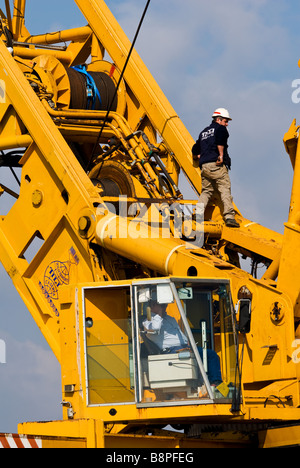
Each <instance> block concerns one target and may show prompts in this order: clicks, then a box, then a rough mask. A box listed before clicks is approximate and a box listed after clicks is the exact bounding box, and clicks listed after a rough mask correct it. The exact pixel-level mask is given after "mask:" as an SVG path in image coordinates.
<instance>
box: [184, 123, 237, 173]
mask: <svg viewBox="0 0 300 468" xmlns="http://www.w3.org/2000/svg"><path fill="white" fill-rule="evenodd" d="M228 138H229V133H228V130H227V128H226V127H224V125H220V124H218V123H217V122H215V121H214V120H213V121H212V123H211V125H210V126H209V127H206V128H205V129H204V130H203V131H202V132H201V133H200V135H199V138H198V140H197V141H196V144H195V145H194V146H193V149H192V153H193V155H194V156H197V155H199V154H200V162H199V164H200V167H201V166H202V164H205V163H210V162H217V160H218V157H219V151H218V146H224V158H223V163H224V164H225V166H226V167H228V169H230V167H231V159H230V157H229V154H228V144H227V141H228Z"/></svg>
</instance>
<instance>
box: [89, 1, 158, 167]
mask: <svg viewBox="0 0 300 468" xmlns="http://www.w3.org/2000/svg"><path fill="white" fill-rule="evenodd" d="M150 2H151V0H148V1H147V4H146V6H145V9H144V11H143V14H142V17H141V19H140V22H139V25H138V28H137V30H136V33H135V36H134V39H133V42H132V44H131V47H130V50H129V53H128V56H127V59H126V62H125V64H124V67H123V70H122V72H121V75H120V78H119V81H118V83H117V86H116V89H115V92H114V95H113V98H112V99H111V101H110V104H109V107H108V109H107V112H106V116H105V118H104V121H103V124H102V126H101V129H100V132H99V134H98V137H97V140H96V143H95V145H94V147H93V150H92V154H91V157H90V159H89V162H88V165H87V167H86V170H87V171H89V169H90V165H91V163H92V161H93V158H94V155H95V151H96V148H97V146H98V144H99V141H100V138H101V136H102V133H103V130H104V127H105V124H106V122H107V119H108V117H109V113H110V111H111V108H112V105H113V103H114V100H115V98H116V96H117V92H118V89H119V87H120V84H121V82H122V79H123V76H124V73H125V70H126V68H127V65H128V62H129V60H130V57H131V54H132V51H133V49H134V46H135V43H136V40H137V38H138V36H139V33H140V30H141V27H142V24H143V22H144V19H145V16H146V13H147V10H148V7H149V5H150ZM100 172H101V167H100V169H99V173H100Z"/></svg>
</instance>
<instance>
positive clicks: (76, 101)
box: [67, 68, 118, 111]
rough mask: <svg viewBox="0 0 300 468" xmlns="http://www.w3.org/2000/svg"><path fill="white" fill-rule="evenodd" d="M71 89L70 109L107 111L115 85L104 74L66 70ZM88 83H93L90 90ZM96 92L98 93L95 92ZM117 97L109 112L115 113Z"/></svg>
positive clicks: (72, 69) (73, 69)
mask: <svg viewBox="0 0 300 468" xmlns="http://www.w3.org/2000/svg"><path fill="white" fill-rule="evenodd" d="M67 74H68V78H69V81H70V88H71V102H70V109H87V110H107V109H108V108H109V105H110V103H111V101H112V99H113V98H114V94H115V89H116V87H115V84H114V82H113V80H112V79H111V78H110V76H108V75H107V74H106V73H104V72H89V73H87V72H86V71H85V72H81V71H78V70H77V69H75V68H68V69H67ZM90 83H93V89H91V86H90ZM97 91H98V92H97ZM117 105H118V97H117V96H115V98H114V102H113V103H112V106H111V110H112V111H116V109H117Z"/></svg>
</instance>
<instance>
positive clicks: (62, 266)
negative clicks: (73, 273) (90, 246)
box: [39, 247, 79, 317]
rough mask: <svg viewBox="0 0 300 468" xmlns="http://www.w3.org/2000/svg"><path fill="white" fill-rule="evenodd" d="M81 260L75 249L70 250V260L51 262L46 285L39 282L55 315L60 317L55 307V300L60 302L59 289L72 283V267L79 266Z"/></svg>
mask: <svg viewBox="0 0 300 468" xmlns="http://www.w3.org/2000/svg"><path fill="white" fill-rule="evenodd" d="M78 263H79V258H78V255H77V253H76V250H75V249H74V247H71V249H70V250H69V260H67V261H66V262H61V261H59V260H55V261H53V262H51V263H50V264H49V265H48V266H47V268H46V270H45V273H44V284H42V282H41V281H40V282H39V286H40V288H41V290H42V292H43V294H44V296H45V297H46V299H47V301H48V302H49V304H50V306H51V308H52V309H53V311H54V313H55V315H56V316H57V317H58V316H59V312H58V310H57V308H56V307H55V305H54V303H53V300H58V298H59V296H58V288H59V287H60V286H63V285H68V284H69V282H70V270H71V266H72V265H78Z"/></svg>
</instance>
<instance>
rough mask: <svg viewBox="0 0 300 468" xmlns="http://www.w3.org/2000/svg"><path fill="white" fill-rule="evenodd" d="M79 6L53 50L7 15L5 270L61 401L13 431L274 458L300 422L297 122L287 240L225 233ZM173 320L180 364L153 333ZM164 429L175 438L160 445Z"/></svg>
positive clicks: (112, 28)
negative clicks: (50, 365) (238, 449)
mask: <svg viewBox="0 0 300 468" xmlns="http://www.w3.org/2000/svg"><path fill="white" fill-rule="evenodd" d="M28 1H29V0H28ZM75 3H76V4H77V6H78V7H79V9H80V10H81V12H82V13H83V15H84V17H85V18H86V20H87V22H88V25H87V26H83V27H80V28H74V29H70V30H65V31H59V32H54V33H53V34H51V35H49V34H43V33H41V34H39V35H36V36H33V35H31V34H30V32H29V31H28V30H27V29H26V27H25V21H24V18H25V6H26V1H25V0H15V2H14V12H13V16H12V15H11V11H10V5H9V2H7V1H6V2H5V5H6V15H4V13H2V12H0V14H1V18H2V23H1V25H2V26H1V28H2V29H1V40H0V151H1V156H0V165H1V166H8V167H10V168H12V169H13V170H15V171H16V172H17V174H18V176H19V177H20V188H19V192H18V193H16V192H15V191H14V190H12V189H11V188H9V187H7V186H6V184H7V182H6V181H5V184H4V183H2V181H0V188H1V191H0V194H1V197H2V200H4V205H3V209H5V206H6V205H5V203H6V202H5V200H6V199H7V198H9V200H10V205H9V207H8V209H7V214H3V215H2V216H1V219H0V260H1V262H2V264H3V265H4V268H5V270H6V271H7V273H8V274H9V276H10V278H11V279H12V281H13V283H14V285H15V287H16V289H17V291H18V293H19V294H20V296H21V297H22V299H23V301H24V303H25V304H26V306H27V308H28V310H29V311H30V313H31V315H32V317H33V319H34V320H35V322H36V323H37V325H38V327H39V328H40V330H41V332H42V333H43V335H44V337H45V338H46V340H47V342H48V343H49V345H50V347H51V349H52V351H53V353H54V354H55V356H56V358H57V359H58V361H59V363H60V366H61V379H62V395H63V398H62V400H63V401H62V406H63V418H62V420H61V421H55V422H54V421H53V422H48V423H43V424H41V423H23V424H20V426H19V432H20V434H26V435H27V436H28V437H29V436H30V437H32V438H38V440H42V441H44V442H45V443H46V442H47V443H48V444H50V445H51V444H52V445H53V446H58V445H59V444H61V443H63V442H65V443H67V441H68V445H70V444H71V443H70V438H71V439H72V441H73V443H74V446H75V445H76V446H78V445H80V444H83V445H85V446H95V447H117V446H127V444H128V443H130V444H133V446H135V447H147V446H148V447H149V446H158V445H157V444H159V438H160V437H164V440H165V443H166V444H167V446H168V447H175V446H176V447H178V446H180V447H185V448H189V447H195V446H196V447H202V446H205V444H207V445H211V444H215V445H217V446H218V445H219V444H220V442H221V441H222V443H223V441H224V440H225V439H226V440H230V444H231V445H232V444H233V445H237V446H240V445H241V444H246V445H250V444H253V443H254V442H256V444H257V445H259V443H261V442H259V441H262V440H265V441H268V443H270V444H274V445H280V442H279V440H280V436H281V435H282V434H283V433H284V437H285V436H286V431H285V427H286V426H289V427H293V430H294V431H296V432H297V431H298V430H297V421H298V420H299V418H300V410H299V397H300V389H299V371H298V367H297V349H295V348H297V343H298V341H297V340H298V317H299V306H298V297H299V286H298V284H297V281H296V278H297V265H298V252H299V251H300V249H299V248H298V247H299V245H298V244H299V223H300V217H299V210H298V199H299V197H297V193H298V190H299V189H298V187H299V186H300V184H299V181H298V179H299V176H298V172H299V167H298V165H299V164H298V163H299V155H298V149H297V145H298V129H297V128H296V124H295V123H294V125H292V127H291V129H290V131H289V132H288V133H287V134H286V136H285V139H284V141H285V144H286V149H287V151H288V152H289V155H290V157H291V161H292V164H293V165H294V168H295V177H294V185H293V191H292V201H291V207H292V209H291V213H290V218H289V221H288V223H287V224H286V230H285V233H284V235H281V234H279V233H276V232H274V231H271V230H269V229H267V228H265V227H263V226H260V225H258V224H257V223H255V222H252V221H250V220H248V219H246V218H245V217H244V216H243V215H242V214H241V213H240V212H239V210H238V208H237V207H236V211H237V216H238V218H239V222H240V225H241V226H240V228H238V229H230V228H228V227H226V226H225V225H224V222H223V219H222V216H221V211H222V210H221V206H220V203H219V202H218V201H215V202H214V204H211V205H210V206H209V207H208V208H207V210H206V211H205V213H202V215H201V216H200V215H199V205H198V195H199V194H200V193H201V172H200V169H199V167H197V164H196V163H195V162H194V161H193V158H192V155H191V148H192V146H193V144H194V141H193V138H192V137H191V135H190V133H189V132H188V130H187V129H186V128H185V126H184V124H183V123H182V121H181V120H180V118H179V117H178V115H177V114H176V112H175V110H174V109H173V107H172V106H171V104H170V103H169V102H168V100H167V98H166V97H165V95H164V93H163V91H162V90H161V89H160V88H159V86H158V84H157V83H156V81H155V80H154V78H153V77H152V75H151V74H150V72H149V71H148V69H147V68H146V66H145V64H144V63H143V61H142V60H141V58H140V57H139V55H138V54H137V52H136V51H135V50H134V51H133V53H132V56H131V57H130V60H129V62H128V66H127V68H126V70H125V72H124V74H123V75H122V70H123V67H124V64H125V62H126V58H127V57H128V53H129V50H130V47H131V44H130V41H129V39H128V38H127V37H126V35H125V34H124V32H123V31H122V29H121V27H120V26H119V24H118V23H117V21H116V19H115V18H114V17H113V15H112V13H111V12H110V11H109V9H108V7H107V6H106V4H105V2H104V1H103V0H75ZM62 41H63V42H65V45H62ZM105 52H106V53H107V54H108V56H109V60H104V53H105ZM180 172H183V173H184V174H185V176H186V178H187V180H188V181H189V183H190V185H191V187H192V188H193V189H194V191H195V193H196V198H195V199H194V200H185V199H184V197H183V195H182V193H181V191H180V188H179V186H178V185H179V182H178V181H179V174H180ZM2 200H1V201H2ZM200 208H201V207H200ZM241 256H243V257H245V258H249V259H250V260H251V261H252V266H253V268H252V272H251V273H249V272H247V271H245V270H244V269H243V268H242V266H241V262H240V258H241ZM259 263H262V264H263V265H264V266H265V273H264V274H263V275H262V277H261V278H258V277H257V274H256V268H257V265H258V264H259ZM161 308H162V309H164V311H165V312H164V314H163V313H162V312H157V310H160V309H161ZM155 311H156V312H155ZM166 315H167V316H168V317H169V321H170V323H172V327H173V328H175V329H176V330H177V331H176V333H175V332H174V333H173V335H176V336H177V339H179V341H180V345H179V346H177V349H176V350H175V348H176V346H175V345H174V342H173V344H172V345H170V342H169V345H166V343H165V342H163V341H162V340H163V339H165V338H166V336H167V335H168V333H167V331H166V330H165V331H161V330H164V328H162V329H160V328H156V329H155V327H154V325H153V323H154V322H155V320H156V323H158V322H161V323H162V324H164V323H165V322H164V320H165V321H166V320H167V319H166ZM159 317H160V319H161V320H160V319H159ZM154 319H155V320H154ZM153 320H154V322H153ZM163 326H166V325H161V327H163ZM169 335H170V334H169ZM169 335H168V336H169ZM178 336H179V337H180V338H178ZM295 344H296V346H295ZM213 362H214V364H212V363H213ZM216 367H217V370H218V376H220V375H221V377H219V378H218V379H214V378H213V375H212V374H214V373H215V372H216ZM214 375H215V374H214ZM278 401H279V402H280V404H278ZM276 403H277V404H276ZM254 421H255V424H254ZM293 421H294V422H293ZM168 424H173V425H174V426H176V427H180V428H182V429H183V430H184V433H183V434H182V435H180V437H178V435H176V436H175V435H174V433H169V432H166V431H160V432H155V431H156V429H155V428H157V427H159V428H160V429H162V428H164V427H165V426H166V425H168ZM233 424H234V425H233ZM274 425H275V426H276V431H277V430H279V431H281V432H279V435H278V432H276V431H275V430H274ZM212 427H218V428H220V427H221V431H219V432H221V434H222V435H221V436H220V437H219V438H216V436H215V435H213V436H212V435H211V434H210V432H211V431H210V429H209V428H212ZM236 427H238V430H236ZM233 428H235V436H234V439H233V440H232V439H230V438H229V436H228V433H230V434H231V432H232V431H231V430H230V429H233ZM149 433H152V435H151V436H150V435H149ZM137 434H139V436H140V437H137ZM203 434H205V436H204V437H203ZM254 434H255V437H254ZM50 440H51V442H49V441H50ZM297 440H298V439H297ZM129 441H130V442H129ZM44 442H43V443H44ZM117 444H118V445H117ZM263 444H264V443H262V445H263ZM71 445H72V444H71ZM225 445H226V444H225ZM287 445H288V443H287Z"/></svg>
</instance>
